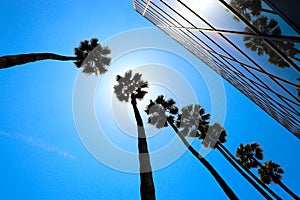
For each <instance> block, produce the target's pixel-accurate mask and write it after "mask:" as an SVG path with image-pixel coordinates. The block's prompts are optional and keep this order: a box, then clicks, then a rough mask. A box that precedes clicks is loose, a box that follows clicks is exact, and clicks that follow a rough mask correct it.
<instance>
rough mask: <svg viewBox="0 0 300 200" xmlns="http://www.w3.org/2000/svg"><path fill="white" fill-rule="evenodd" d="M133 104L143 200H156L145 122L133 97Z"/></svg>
mask: <svg viewBox="0 0 300 200" xmlns="http://www.w3.org/2000/svg"><path fill="white" fill-rule="evenodd" d="M131 104H132V107H133V110H134V115H135V119H136V123H137V127H138V149H139V162H140V181H141V184H140V193H141V199H142V200H154V199H155V189H154V183H153V177H152V168H151V164H150V157H149V152H148V145H147V139H146V134H145V129H144V125H143V120H142V118H141V115H140V112H139V110H138V108H137V106H136V99H135V97H134V96H133V95H132V96H131Z"/></svg>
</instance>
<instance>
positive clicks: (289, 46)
mask: <svg viewBox="0 0 300 200" xmlns="http://www.w3.org/2000/svg"><path fill="white" fill-rule="evenodd" d="M252 24H253V26H254V27H255V28H257V29H258V30H259V31H260V33H261V34H264V35H271V36H281V29H280V27H279V25H278V21H277V20H275V19H273V18H271V19H269V18H268V17H267V16H260V17H258V18H256V19H255V20H253V21H252ZM245 32H251V30H250V29H249V28H248V27H246V28H245ZM243 40H244V42H245V46H246V47H247V48H248V49H250V50H251V51H256V52H257V55H259V56H261V55H264V54H266V55H268V56H269V58H268V61H269V62H270V63H272V64H274V65H276V66H278V67H289V64H288V63H287V62H286V61H285V60H284V59H283V58H281V57H280V56H279V55H278V54H277V53H276V52H275V51H274V50H272V49H271V48H270V47H269V46H268V45H267V44H266V43H265V42H264V40H262V39H261V38H257V37H249V36H245V37H244V39H243ZM273 43H274V44H275V45H276V47H277V48H278V49H279V50H280V51H282V52H283V53H284V54H285V55H287V56H289V57H291V58H293V59H294V60H297V61H300V59H299V58H297V57H296V55H297V54H299V53H300V50H299V49H297V48H296V44H295V42H292V41H284V40H276V41H275V40H274V41H273Z"/></svg>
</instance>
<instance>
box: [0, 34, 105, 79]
mask: <svg viewBox="0 0 300 200" xmlns="http://www.w3.org/2000/svg"><path fill="white" fill-rule="evenodd" d="M110 53H111V51H110V49H109V48H108V47H102V46H101V45H100V44H99V43H98V39H97V38H92V39H91V40H90V41H88V40H84V41H81V42H80V44H79V46H78V47H76V48H75V49H74V54H75V56H63V55H58V54H54V53H31V54H18V55H9V56H2V57H0V69H4V68H9V67H13V66H16V65H22V64H26V63H29V62H36V61H40V60H48V59H51V60H60V61H74V64H75V66H76V67H77V68H83V73H87V74H91V73H95V74H96V75H98V74H102V73H104V72H106V66H108V65H110V61H111V58H109V57H107V55H108V54H110ZM87 57H89V58H90V59H87V60H85V59H86V58H87ZM84 61H85V62H84Z"/></svg>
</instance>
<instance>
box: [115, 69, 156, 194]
mask: <svg viewBox="0 0 300 200" xmlns="http://www.w3.org/2000/svg"><path fill="white" fill-rule="evenodd" d="M141 77H142V74H139V73H136V74H134V75H133V77H132V71H131V70H130V71H128V72H126V73H125V75H124V77H122V76H120V75H117V78H116V79H117V81H118V84H117V85H115V86H114V91H115V94H116V96H117V98H118V100H120V101H125V102H128V101H129V99H130V100H131V105H132V107H133V110H134V115H135V119H136V124H137V129H138V150H139V163H140V181H141V182H140V194H141V199H143V200H153V199H155V188H154V183H153V177H152V167H151V164H150V156H149V152H148V145H147V139H146V134H145V129H144V125H143V120H142V118H141V115H140V112H139V110H138V108H137V102H136V100H137V99H139V100H141V99H143V97H144V96H145V94H147V91H145V90H144V89H145V88H147V87H148V82H146V81H143V80H141Z"/></svg>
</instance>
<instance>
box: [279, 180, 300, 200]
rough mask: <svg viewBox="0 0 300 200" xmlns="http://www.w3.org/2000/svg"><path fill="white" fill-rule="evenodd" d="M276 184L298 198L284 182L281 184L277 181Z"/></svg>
mask: <svg viewBox="0 0 300 200" xmlns="http://www.w3.org/2000/svg"><path fill="white" fill-rule="evenodd" d="M278 185H279V186H280V187H281V188H282V189H284V190H285V191H286V192H287V193H288V194H289V195H291V197H293V198H294V199H298V200H299V199H300V198H299V197H298V196H297V195H296V194H295V193H294V192H293V191H292V190H290V188H288V187H287V186H286V185H285V184H283V183H282V182H281V181H279V183H278Z"/></svg>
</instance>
